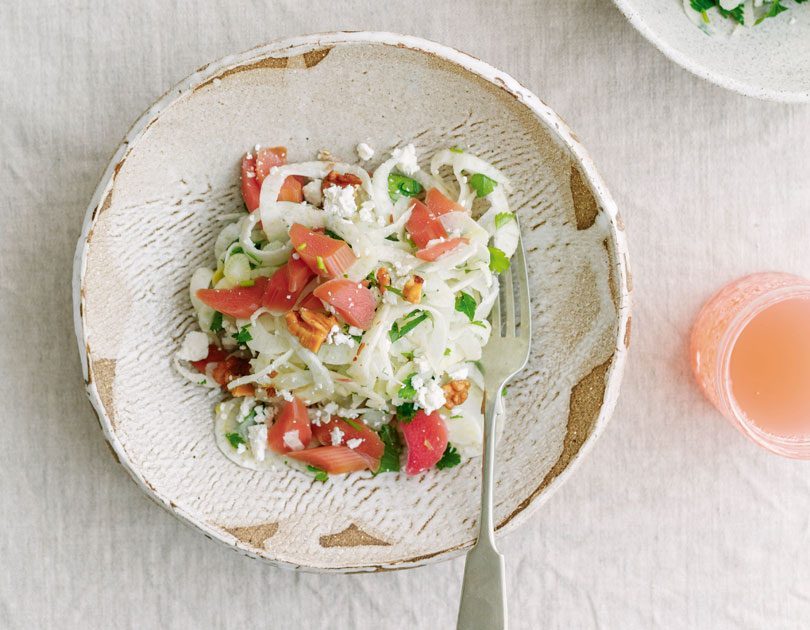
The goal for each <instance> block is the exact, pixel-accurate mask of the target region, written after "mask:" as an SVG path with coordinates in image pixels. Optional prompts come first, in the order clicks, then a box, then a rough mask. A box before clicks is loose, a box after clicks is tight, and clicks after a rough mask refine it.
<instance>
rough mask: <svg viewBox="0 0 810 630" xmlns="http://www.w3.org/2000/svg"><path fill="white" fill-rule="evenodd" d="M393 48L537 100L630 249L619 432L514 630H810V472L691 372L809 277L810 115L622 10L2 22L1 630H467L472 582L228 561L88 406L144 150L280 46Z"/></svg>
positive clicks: (601, 449) (9, 15)
mask: <svg viewBox="0 0 810 630" xmlns="http://www.w3.org/2000/svg"><path fill="white" fill-rule="evenodd" d="M334 29H353V30H358V29H363V30H390V31H398V32H403V33H408V34H412V35H419V36H422V37H426V38H428V39H433V40H436V41H440V42H443V43H446V44H449V45H451V46H455V47H457V48H460V49H462V50H464V51H467V52H469V53H471V54H473V55H475V56H478V57H481V58H482V59H485V60H486V61H488V62H490V63H492V64H493V65H495V66H496V67H499V68H501V69H503V70H505V71H507V72H509V73H511V74H512V75H513V76H515V77H516V78H517V79H518V80H520V81H522V82H523V83H524V84H526V85H527V86H528V87H529V88H530V89H532V90H533V91H534V92H535V93H537V94H538V95H539V96H540V98H541V99H543V100H545V101H546V102H547V103H548V104H549V105H550V106H551V107H553V108H554V109H555V110H556V111H557V112H558V113H559V114H560V115H561V116H562V117H563V118H564V119H565V120H566V121H567V122H568V123H569V124H570V125H571V126H572V128H573V129H574V130H575V131H576V133H577V135H578V136H579V137H580V138H581V139H582V142H583V143H584V145H585V146H586V147H587V148H588V149H589V150H590V152H591V155H592V156H593V158H594V160H595V162H596V164H597V166H598V167H599V169H600V170H601V172H602V174H603V175H604V177H605V179H606V181H607V183H608V186H609V187H610V189H611V190H612V192H613V195H614V196H615V198H616V201H617V202H618V205H619V207H620V210H621V212H622V214H623V216H624V219H625V221H626V223H627V229H628V235H629V242H630V247H631V255H632V260H631V262H632V264H633V268H634V277H635V292H636V294H635V301H636V306H635V314H634V321H633V324H634V326H633V328H634V338H633V342H632V346H631V354H630V360H629V366H628V370H627V374H626V378H625V384H624V388H623V391H622V396H621V399H620V402H619V405H618V408H617V410H616V413H615V415H614V418H613V421H612V423H611V424H610V426H609V427H608V429H607V431H606V432H605V434H604V436H603V437H602V438H601V439H600V440H599V442H598V443H597V444H596V447H595V449H594V450H593V451H592V453H591V455H590V456H589V457H588V458H587V459H586V460H585V462H584V463H583V464H582V466H581V467H580V469H579V470H578V472H577V474H576V475H574V476H573V477H572V479H571V480H570V481H569V482H568V483H567V485H565V486H564V487H563V488H562V489H561V490H560V491H559V492H558V493H557V494H556V495H555V496H554V497H553V498H552V500H551V501H550V502H549V503H547V504H546V505H545V506H544V507H542V508H541V510H540V511H538V512H537V513H536V514H535V516H534V517H533V518H532V519H531V520H530V522H529V523H528V524H527V525H526V526H525V527H524V528H523V529H522V530H520V531H519V532H516V533H514V534H513V535H511V536H509V537H507V538H505V539H504V540H503V541H502V547H503V551H504V553H505V554H506V557H507V565H508V579H509V596H510V601H509V603H510V620H511V624H512V627H513V628H518V629H524V628H525V629H528V628H531V629H535V628H619V629H628V628H673V629H674V628H678V629H680V628H706V629H720V628H770V629H774V628H777V629H781V628H802V627H808V624H810V466H809V465H808V464H806V463H802V462H794V461H788V460H784V459H780V458H778V457H775V456H772V455H769V454H767V453H765V452H763V451H761V450H758V449H757V448H756V447H754V446H753V445H751V444H749V443H748V442H747V441H745V440H744V439H743V438H742V437H741V436H740V435H738V434H737V433H736V432H735V431H734V430H733V429H732V428H731V427H730V426H729V425H728V424H726V423H725V422H724V421H722V420H721V419H720V417H719V416H718V415H717V414H716V413H715V412H714V411H713V410H712V409H711V408H710V407H709V406H708V404H707V403H706V402H704V400H703V399H702V398H701V396H700V395H699V393H698V392H697V390H696V388H695V387H694V385H693V384H692V381H691V379H690V375H689V369H688V362H687V357H686V350H685V340H686V337H687V333H688V329H689V325H690V323H691V320H692V318H693V316H694V314H695V312H696V309H697V308H698V307H699V305H700V304H701V302H702V301H703V300H704V299H705V298H707V297H708V296H709V295H710V294H711V292H712V291H714V290H715V289H716V288H717V287H719V286H720V285H721V284H722V283H724V282H726V281H728V280H730V279H732V278H734V277H736V276H739V275H741V274H744V273H747V272H752V271H756V270H764V269H779V270H786V271H791V272H794V273H799V274H804V275H810V252H808V247H807V241H808V234H809V233H810V176H808V162H809V161H810V106H798V105H797V106H785V105H780V104H774V103H766V102H760V101H756V100H752V99H749V98H745V97H742V96H738V95H736V94H733V93H731V92H727V91H724V90H722V89H720V88H718V87H715V86H713V85H710V84H709V83H706V82H703V81H702V80H699V79H697V78H695V77H694V76H692V75H691V74H689V73H687V72H686V71H684V70H682V69H681V68H680V67H678V66H676V65H674V64H673V63H671V62H669V61H668V60H667V59H665V58H664V57H663V56H662V55H661V54H660V53H659V52H658V51H657V50H655V49H654V48H653V47H652V46H651V45H649V44H648V43H647V42H646V41H645V40H644V39H643V38H642V37H641V36H640V35H639V34H638V33H637V32H636V31H635V30H634V29H633V28H632V27H631V26H630V25H629V24H628V23H627V22H626V21H625V20H624V18H623V17H622V16H621V14H620V13H619V11H618V10H617V9H616V8H615V7H614V6H613V4H612V3H610V2H608V1H607V0H601V1H598V0H573V1H570V2H552V1H551V0H511V1H510V2H508V3H507V2H493V1H492V0H489V1H484V0H470V1H467V2H436V1H434V0H410V1H408V2H404V1H400V0H388V1H381V0H366V1H359V0H358V1H355V2H334V1H331V2H330V1H327V0H317V1H305V0H274V1H264V2H259V1H254V2H250V1H246V0H239V1H237V0H230V1H227V0H222V1H220V2H215V1H213V0H208V1H199V2H190V1H186V0H178V1H176V2H166V1H165V0H140V1H136V0H133V1H131V2H119V1H117V0H98V1H96V2H89V1H84V0H74V1H71V2H56V1H55V0H35V1H33V2H31V1H30V0H28V1H22V0H4V1H3V2H2V4H1V5H0V204H2V205H0V208H2V211H1V212H0V291H2V293H1V294H0V324H2V331H3V335H2V341H0V400H2V406H0V433H1V434H2V437H0V567H2V570H0V628H23V629H29V628H61V629H67V628H89V629H94V628H104V629H111V628H171V629H175V628H178V629H179V628H238V629H242V628H273V629H282V630H286V629H297V628H334V629H340V630H342V629H351V630H366V629H373V630H380V629H382V628H385V629H386V630H388V629H390V630H394V629H400V628H402V629H413V628H419V629H423V628H424V629H426V630H433V629H442V628H444V629H446V628H451V627H454V620H455V615H456V607H457V602H458V597H459V590H460V584H461V571H462V562H461V561H460V560H456V561H453V562H449V563H444V564H439V565H434V566H429V567H427V568H422V569H416V570H411V571H403V572H395V573H387V574H376V575H359V576H340V575H312V574H296V573H292V572H287V571H282V570H278V569H274V568H273V567H270V566H266V565H264V564H262V563H259V562H256V561H251V560H248V559H247V558H245V557H242V556H240V555H238V554H236V553H234V552H233V551H230V550H228V549H226V548H224V547H222V546H220V545H216V544H214V543H212V542H210V541H208V540H206V539H205V538H204V537H203V536H202V535H200V533H199V532H196V531H194V530H192V529H191V528H188V527H185V526H183V525H182V524H181V523H180V522H178V521H177V520H176V519H174V518H172V517H171V516H170V515H169V514H168V513H166V512H164V511H163V510H162V509H160V508H159V507H158V506H157V505H155V504H154V503H152V502H151V501H149V500H148V499H147V498H146V496H144V495H143V494H142V493H141V492H140V490H138V488H137V487H136V486H135V484H134V483H132V481H131V480H130V479H129V478H128V476H127V475H126V473H125V472H124V471H123V470H122V469H121V467H120V466H118V465H116V464H115V463H114V461H113V459H112V457H110V456H109V453H108V450H107V448H106V446H105V443H104V438H103V436H102V433H101V431H100V430H99V427H98V424H97V422H96V419H95V417H94V415H93V412H92V411H91V408H90V405H89V404H88V402H87V401H86V399H85V395H84V390H83V388H82V382H81V375H80V366H79V361H78V354H77V352H76V342H75V339H74V334H73V315H72V305H71V286H70V279H71V266H72V258H73V252H74V247H75V243H76V239H77V238H78V236H79V228H80V225H81V221H82V217H83V216H84V212H85V207H86V205H87V203H88V201H89V199H90V196H91V194H92V192H93V189H94V188H95V186H96V183H97V181H98V178H99V177H100V175H101V172H102V170H103V169H104V167H105V165H106V163H107V161H108V159H109V157H110V155H111V153H112V151H113V150H114V148H115V147H116V146H117V144H118V143H119V141H120V139H121V137H122V136H123V134H124V132H125V131H126V130H127V128H128V127H129V125H130V123H131V122H132V121H133V120H134V119H135V118H136V117H137V116H138V115H139V114H140V113H141V112H142V111H143V110H144V109H146V108H147V107H148V106H149V104H150V103H151V102H152V101H153V100H155V99H156V98H157V97H158V96H159V95H161V94H162V93H163V92H165V91H166V90H167V89H169V88H170V87H171V86H172V85H174V84H175V83H176V82H177V81H179V80H180V79H181V78H183V77H184V76H185V75H187V74H189V73H190V72H192V71H193V70H194V69H196V68H198V67H199V66H202V65H203V64H205V63H207V62H209V61H211V60H213V59H216V58H218V57H220V56H223V55H225V54H228V53H232V52H235V51H241V50H244V49H247V48H251V47H253V46H255V45H258V44H261V43H265V42H267V41H269V40H271V39H274V38H278V37H283V36H289V35H294V34H299V33H305V32H314V31H325V30H334Z"/></svg>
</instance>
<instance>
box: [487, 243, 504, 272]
mask: <svg viewBox="0 0 810 630" xmlns="http://www.w3.org/2000/svg"><path fill="white" fill-rule="evenodd" d="M487 249H489V268H490V269H491V270H492V271H494V272H495V273H501V272H502V271H506V270H507V269H509V259H508V258H507V257H506V254H504V253H503V251H501V250H500V249H498V248H497V247H494V246H492V245H490V246H489V247H488V248H487Z"/></svg>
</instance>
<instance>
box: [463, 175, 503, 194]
mask: <svg viewBox="0 0 810 630" xmlns="http://www.w3.org/2000/svg"><path fill="white" fill-rule="evenodd" d="M497 185H498V182H496V181H495V180H494V179H492V178H491V177H487V176H486V175H484V174H483V173H476V174H475V175H473V176H472V177H470V186H472V188H473V190H474V191H475V194H476V195H478V196H479V197H486V196H487V195H488V194H489V193H491V192H492V191H493V190H495V187H496V186H497Z"/></svg>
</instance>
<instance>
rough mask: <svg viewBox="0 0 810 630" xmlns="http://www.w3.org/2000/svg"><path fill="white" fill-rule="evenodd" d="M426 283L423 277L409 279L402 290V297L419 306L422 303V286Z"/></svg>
mask: <svg viewBox="0 0 810 630" xmlns="http://www.w3.org/2000/svg"><path fill="white" fill-rule="evenodd" d="M424 283H425V280H424V278H422V277H421V276H413V277H411V278H409V279H408V281H407V282H406V283H405V286H404V287H403V288H402V297H403V298H404V299H406V300H408V302H410V303H411V304H419V302H421V301H422V285H423V284H424Z"/></svg>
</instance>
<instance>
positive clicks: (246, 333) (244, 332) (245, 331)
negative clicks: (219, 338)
mask: <svg viewBox="0 0 810 630" xmlns="http://www.w3.org/2000/svg"><path fill="white" fill-rule="evenodd" d="M231 337H233V338H234V339H236V343H239V344H245V343H247V342H248V341H251V340H252V339H253V336H252V335H251V334H250V324H248V325H247V326H242V328H241V329H240V330H239V332H237V333H235V334H233V335H231Z"/></svg>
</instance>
